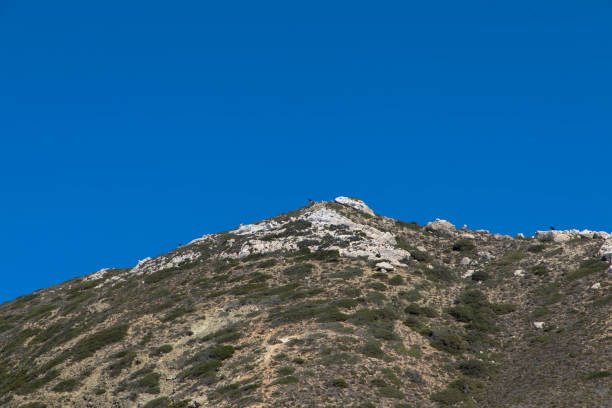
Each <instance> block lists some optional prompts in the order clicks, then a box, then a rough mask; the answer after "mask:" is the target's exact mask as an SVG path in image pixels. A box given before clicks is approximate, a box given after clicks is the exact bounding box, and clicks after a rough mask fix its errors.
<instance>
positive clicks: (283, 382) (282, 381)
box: [274, 375, 299, 385]
mask: <svg viewBox="0 0 612 408" xmlns="http://www.w3.org/2000/svg"><path fill="white" fill-rule="evenodd" d="M297 382H299V380H298V378H297V377H294V376H292V375H289V376H287V377H282V378H279V379H278V380H276V381H274V384H279V385H287V384H295V383H297Z"/></svg>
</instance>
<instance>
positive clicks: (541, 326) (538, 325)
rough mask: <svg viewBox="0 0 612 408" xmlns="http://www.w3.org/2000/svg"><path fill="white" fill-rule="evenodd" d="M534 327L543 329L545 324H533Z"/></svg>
mask: <svg viewBox="0 0 612 408" xmlns="http://www.w3.org/2000/svg"><path fill="white" fill-rule="evenodd" d="M533 327H535V328H536V329H543V328H544V322H533Z"/></svg>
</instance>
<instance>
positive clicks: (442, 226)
mask: <svg viewBox="0 0 612 408" xmlns="http://www.w3.org/2000/svg"><path fill="white" fill-rule="evenodd" d="M425 229H426V230H428V231H435V232H442V233H446V234H451V233H453V232H455V231H456V230H457V228H456V227H455V226H454V225H453V224H451V223H450V222H448V221H446V220H441V219H439V218H436V220H435V221H431V222H428V223H427V224H426V225H425Z"/></svg>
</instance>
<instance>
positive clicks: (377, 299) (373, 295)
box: [366, 290, 387, 305]
mask: <svg viewBox="0 0 612 408" xmlns="http://www.w3.org/2000/svg"><path fill="white" fill-rule="evenodd" d="M385 300H387V296H385V294H384V293H380V292H377V291H373V290H371V291H369V292H368V293H366V301H367V302H368V303H374V304H376V305H382V304H383V302H384V301H385Z"/></svg>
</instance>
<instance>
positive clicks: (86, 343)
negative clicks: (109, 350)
mask: <svg viewBox="0 0 612 408" xmlns="http://www.w3.org/2000/svg"><path fill="white" fill-rule="evenodd" d="M128 328H129V326H128V325H119V326H114V327H110V328H108V329H103V330H100V331H99V332H97V333H95V334H92V335H91V336H89V337H86V338H84V339H82V340H80V341H79V342H78V343H77V344H75V345H74V347H73V348H72V359H73V360H74V361H81V360H84V359H86V358H87V357H91V356H93V355H94V354H95V352H96V351H98V350H101V349H103V348H104V347H106V346H108V345H110V344H113V343H117V342H119V341H122V340H123V339H124V338H125V336H126V334H127V331H128Z"/></svg>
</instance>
